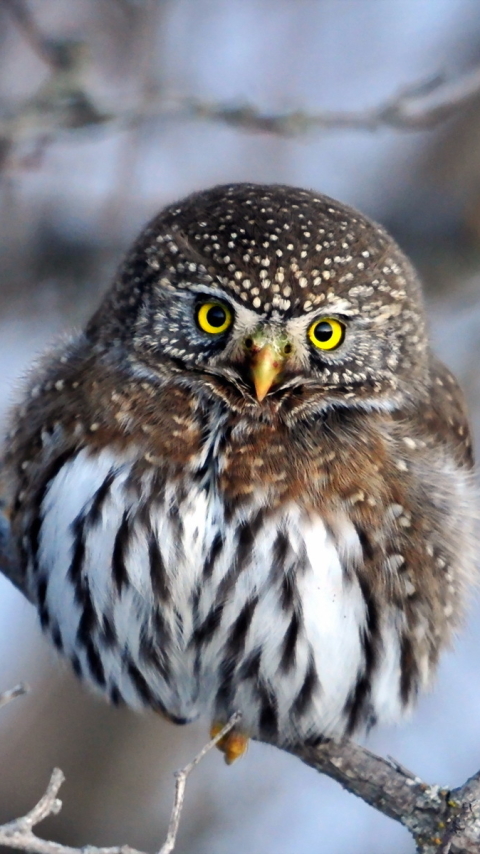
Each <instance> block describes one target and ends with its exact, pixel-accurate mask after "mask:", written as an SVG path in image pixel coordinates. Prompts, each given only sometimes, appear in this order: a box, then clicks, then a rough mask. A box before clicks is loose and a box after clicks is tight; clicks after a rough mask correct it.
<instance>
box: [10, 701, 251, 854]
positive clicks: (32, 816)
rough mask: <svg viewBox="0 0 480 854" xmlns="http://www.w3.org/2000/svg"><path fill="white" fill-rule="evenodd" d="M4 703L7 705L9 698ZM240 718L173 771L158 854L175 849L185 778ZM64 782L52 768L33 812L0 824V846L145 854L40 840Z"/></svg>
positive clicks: (36, 851) (71, 853) (55, 853)
mask: <svg viewBox="0 0 480 854" xmlns="http://www.w3.org/2000/svg"><path fill="white" fill-rule="evenodd" d="M15 692H16V693H15ZM21 693H24V686H21V685H18V686H17V687H16V688H13V689H12V690H11V691H7V692H5V694H2V695H0V701H1V698H3V697H6V696H8V698H9V699H13V696H19V694H21ZM6 702H8V699H7V700H6ZM240 717H241V715H240V714H239V713H238V712H236V713H235V714H233V715H232V716H231V718H230V719H229V721H228V723H226V724H225V726H224V727H223V729H222V730H220V732H219V733H218V734H217V735H216V736H215V737H214V738H212V739H211V740H210V741H209V742H208V744H206V745H205V747H203V748H202V749H201V750H200V752H199V753H197V755H196V756H195V758H194V759H192V761H191V762H189V764H188V765H186V766H185V768H182V769H181V771H176V772H175V797H174V802H173V808H172V813H171V816H170V821H169V824H168V832H167V838H166V840H165V842H164V844H163V845H162V847H161V849H160V851H159V854H171V852H172V851H173V849H174V847H175V842H176V838H177V833H178V827H179V824H180V817H181V814H182V808H183V801H184V798H185V787H186V784H187V780H188V777H189V776H190V774H191V773H192V771H193V769H194V768H196V766H197V765H198V764H199V762H201V761H202V759H203V757H204V756H205V755H206V754H207V753H208V752H209V751H210V750H211V749H212V748H213V747H215V745H216V744H218V742H219V741H220V739H221V738H223V736H224V735H226V734H227V732H230V730H231V729H233V727H234V726H235V724H236V723H238V721H239V720H240ZM64 780H65V777H64V775H63V772H62V771H60V769H59V768H55V769H54V770H53V772H52V776H51V777H50V781H49V783H48V786H47V789H46V791H45V793H44V794H43V795H42V797H41V798H40V800H39V801H38V803H37V804H36V805H35V806H34V807H33V809H31V810H30V811H29V812H28V813H27V814H26V815H24V816H22V818H17V819H14V821H10V822H8V824H4V825H0V845H6V846H8V847H9V848H16V849H18V850H21V851H28V852H31V854H144V852H142V851H138V850H137V849H135V848H130V846H129V845H115V846H113V847H109V848H97V847H96V846H93V845H88V846H84V847H83V848H72V847H71V846H69V845H60V844H59V843H58V842H49V841H47V840H45V839H40V837H38V836H37V835H36V834H35V833H34V832H33V828H34V827H35V826H36V825H37V824H40V822H41V821H44V820H45V819H46V818H48V817H49V816H51V815H57V814H58V813H59V812H60V810H61V808H62V802H61V800H60V799H59V797H58V792H59V790H60V787H61V785H62V783H63V782H64Z"/></svg>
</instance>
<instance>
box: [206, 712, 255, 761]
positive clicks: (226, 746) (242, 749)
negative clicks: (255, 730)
mask: <svg viewBox="0 0 480 854" xmlns="http://www.w3.org/2000/svg"><path fill="white" fill-rule="evenodd" d="M224 726H225V724H224V723H220V722H214V723H213V724H212V726H211V727H210V738H215V736H216V735H218V733H219V732H220V730H222V729H223V727H224ZM249 741H250V739H249V738H248V736H247V735H243V733H241V732H237V731H236V730H231V732H227V734H226V735H224V736H223V738H221V739H220V741H219V742H217V747H218V749H219V750H221V751H222V753H223V754H224V755H225V762H226V763H227V765H231V764H232V762H235V760H236V759H239V758H240V756H243V754H244V753H246V751H247V748H248V742H249Z"/></svg>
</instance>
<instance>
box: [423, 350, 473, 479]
mask: <svg viewBox="0 0 480 854" xmlns="http://www.w3.org/2000/svg"><path fill="white" fill-rule="evenodd" d="M430 377H431V385H430V401H429V402H428V403H426V404H425V406H424V409H423V411H421V412H420V413H419V415H420V416H421V417H422V419H424V420H425V421H426V422H427V423H428V427H429V431H430V432H431V433H433V434H434V435H435V436H436V437H437V439H438V440H439V441H440V442H444V443H445V444H447V445H448V446H449V447H450V448H453V449H454V453H455V457H456V459H457V461H458V463H459V465H462V466H465V467H466V468H472V467H473V462H474V460H473V448H472V436H471V432H470V424H469V417H468V410H467V405H466V402H465V398H464V395H463V392H462V390H461V388H460V386H459V385H458V383H457V380H456V379H455V377H454V376H453V374H452V373H451V372H450V371H449V370H448V368H446V367H445V365H444V364H443V363H442V362H441V361H440V360H439V359H437V358H436V357H435V356H432V358H431V363H430Z"/></svg>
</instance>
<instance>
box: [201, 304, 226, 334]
mask: <svg viewBox="0 0 480 854" xmlns="http://www.w3.org/2000/svg"><path fill="white" fill-rule="evenodd" d="M232 319H233V318H232V312H231V311H230V309H229V308H227V306H226V305H223V303H221V302H204V303H203V305H200V306H198V308H197V323H198V325H199V327H200V329H202V330H203V332H209V333H210V335H219V334H220V333H221V332H225V331H226V330H227V329H228V327H229V326H231V324H232Z"/></svg>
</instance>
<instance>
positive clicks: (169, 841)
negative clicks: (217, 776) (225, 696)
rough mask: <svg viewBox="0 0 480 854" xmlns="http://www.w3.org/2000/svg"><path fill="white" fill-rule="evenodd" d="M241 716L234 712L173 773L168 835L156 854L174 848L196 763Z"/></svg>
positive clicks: (168, 852) (167, 853)
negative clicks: (202, 745)
mask: <svg viewBox="0 0 480 854" xmlns="http://www.w3.org/2000/svg"><path fill="white" fill-rule="evenodd" d="M240 718H241V715H240V713H239V712H235V713H234V714H233V715H232V716H231V717H230V719H229V720H228V723H226V724H225V726H224V727H223V728H222V729H221V730H220V732H219V733H217V735H216V736H214V738H212V739H211V740H210V741H209V742H208V744H206V745H205V747H202V749H201V751H200V752H199V753H197V755H196V756H195V758H194V759H192V761H191V762H189V763H188V765H185V768H182V770H181V771H176V773H175V799H174V802H173V809H172V814H171V816H170V822H169V825H168V833H167V838H166V840H165V842H164V844H163V845H162V847H161V848H160V851H159V852H158V854H170V852H171V851H173V849H174V847H175V842H176V839H177V833H178V826H179V824H180V816H181V814H182V808H183V800H184V797H185V786H186V785H187V780H188V778H189V776H190V774H191V773H192V771H193V769H194V768H196V767H197V765H198V763H199V762H201V761H202V759H203V757H204V756H206V754H207V753H208V752H209V751H210V750H211V749H212V747H215V745H216V744H218V742H219V741H220V739H222V738H223V736H224V735H226V734H227V732H230V730H231V729H233V727H234V726H235V724H236V723H238V721H239V720H240Z"/></svg>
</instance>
